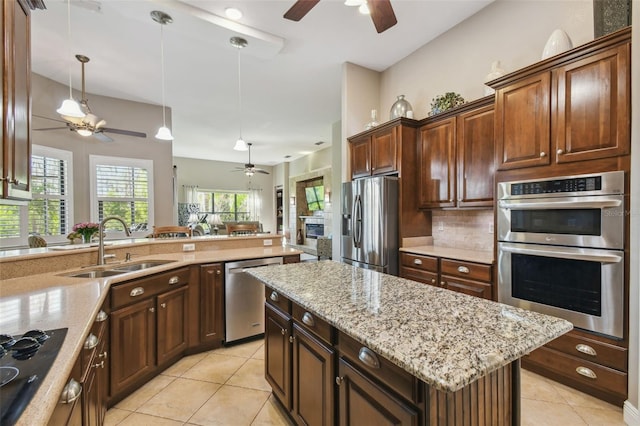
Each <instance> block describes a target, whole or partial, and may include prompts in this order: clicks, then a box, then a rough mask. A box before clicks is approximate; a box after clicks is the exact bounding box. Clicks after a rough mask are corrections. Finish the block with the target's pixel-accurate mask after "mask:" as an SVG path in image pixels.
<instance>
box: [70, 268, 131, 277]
mask: <svg viewBox="0 0 640 426" xmlns="http://www.w3.org/2000/svg"><path fill="white" fill-rule="evenodd" d="M126 272H127V271H115V270H112V269H95V270H93V271H80V272H72V273H70V274H64V275H65V276H67V277H74V278H104V277H112V276H114V275H120V274H124V273H126Z"/></svg>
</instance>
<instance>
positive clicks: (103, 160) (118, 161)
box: [89, 155, 155, 238]
mask: <svg viewBox="0 0 640 426" xmlns="http://www.w3.org/2000/svg"><path fill="white" fill-rule="evenodd" d="M99 164H109V165H114V166H124V167H139V168H141V169H146V170H148V171H149V177H148V184H149V188H148V189H149V222H148V225H147V230H146V231H138V232H132V233H131V236H132V237H145V236H147V235H148V234H149V233H150V232H151V231H150V230H151V229H153V224H154V223H155V222H154V198H153V189H154V185H153V160H146V159H143V158H125V157H110V156H105V155H90V156H89V170H91V173H90V174H89V175H90V176H89V184H90V185H91V187H90V194H89V201H90V203H91V209H90V214H91V221H92V222H98V196H97V193H98V181H97V176H96V167H97V166H98V165H99ZM127 225H131V224H130V223H127ZM109 234H110V235H109V236H112V235H113V236H114V237H117V238H124V237H125V233H124V232H121V233H115V232H114V233H111V232H110V233H109Z"/></svg>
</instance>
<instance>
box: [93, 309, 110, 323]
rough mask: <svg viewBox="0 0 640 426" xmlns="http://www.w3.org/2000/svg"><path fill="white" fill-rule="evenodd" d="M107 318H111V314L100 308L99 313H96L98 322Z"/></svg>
mask: <svg viewBox="0 0 640 426" xmlns="http://www.w3.org/2000/svg"><path fill="white" fill-rule="evenodd" d="M107 318H109V315H107V313H106V312H105V311H103V310H100V312H98V315H96V322H103V321H106V320H107Z"/></svg>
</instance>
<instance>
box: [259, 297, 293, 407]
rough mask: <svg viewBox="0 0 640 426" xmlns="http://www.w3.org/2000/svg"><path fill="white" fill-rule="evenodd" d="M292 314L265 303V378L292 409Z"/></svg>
mask: <svg viewBox="0 0 640 426" xmlns="http://www.w3.org/2000/svg"><path fill="white" fill-rule="evenodd" d="M289 337H291V316H289V314H288V313H287V312H281V311H280V310H278V309H277V308H275V307H272V306H271V305H270V304H269V303H267V304H265V327H264V338H265V344H264V364H265V366H264V367H265V378H266V380H267V382H269V385H271V389H272V390H273V394H274V395H275V396H276V398H278V400H279V401H280V402H281V403H282V405H284V407H285V408H286V409H287V410H291V406H292V399H291V352H292V345H291V342H289Z"/></svg>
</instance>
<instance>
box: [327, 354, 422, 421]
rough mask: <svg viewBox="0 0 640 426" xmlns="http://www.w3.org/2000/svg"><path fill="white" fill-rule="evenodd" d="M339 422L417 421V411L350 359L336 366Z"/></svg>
mask: <svg viewBox="0 0 640 426" xmlns="http://www.w3.org/2000/svg"><path fill="white" fill-rule="evenodd" d="M337 383H338V384H339V386H338V395H339V407H340V409H339V422H338V424H340V425H343V426H347V425H348V426H358V425H363V426H364V425H367V426H368V425H412V426H416V425H419V424H420V412H419V411H418V410H417V409H416V408H415V407H413V406H411V405H410V404H408V403H406V402H404V401H402V400H401V399H399V398H398V397H396V396H395V395H393V394H392V393H390V392H389V391H388V390H386V389H385V388H384V387H382V386H380V385H379V384H377V383H376V382H374V381H373V380H371V379H370V378H368V377H367V376H365V375H364V374H363V373H361V372H360V371H358V369H357V368H355V367H354V366H353V365H351V363H350V362H349V361H348V360H346V359H344V358H340V362H339V366H338V378H337Z"/></svg>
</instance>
